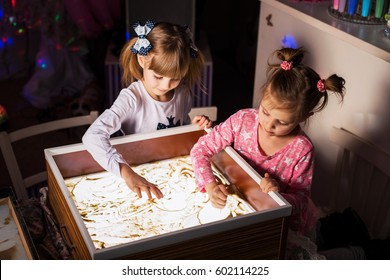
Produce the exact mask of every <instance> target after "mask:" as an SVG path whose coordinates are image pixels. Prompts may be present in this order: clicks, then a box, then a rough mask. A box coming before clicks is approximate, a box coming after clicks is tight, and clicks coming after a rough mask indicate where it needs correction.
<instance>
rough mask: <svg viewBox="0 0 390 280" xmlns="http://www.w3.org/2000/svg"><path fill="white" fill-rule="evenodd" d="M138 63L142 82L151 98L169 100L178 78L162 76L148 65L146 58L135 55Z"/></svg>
mask: <svg viewBox="0 0 390 280" xmlns="http://www.w3.org/2000/svg"><path fill="white" fill-rule="evenodd" d="M137 59H138V63H139V64H140V66H141V67H142V69H143V80H142V81H143V83H144V86H145V88H146V90H147V91H148V93H149V94H150V96H151V97H152V98H154V99H155V100H158V101H169V100H171V99H172V97H173V89H175V88H176V87H177V86H178V85H179V84H180V81H181V79H180V78H171V77H166V76H162V75H160V74H158V73H156V72H154V71H153V70H151V69H149V67H148V59H151V58H146V57H144V56H141V55H137Z"/></svg>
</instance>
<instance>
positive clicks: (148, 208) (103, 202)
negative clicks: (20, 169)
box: [65, 156, 254, 249]
mask: <svg viewBox="0 0 390 280" xmlns="http://www.w3.org/2000/svg"><path fill="white" fill-rule="evenodd" d="M132 168H133V170H134V171H135V172H137V173H138V174H140V175H141V176H143V177H144V178H146V179H147V180H148V181H149V182H152V183H155V184H157V185H158V186H159V188H160V189H161V191H162V192H163V194H164V197H163V198H162V199H155V198H153V199H152V200H148V199H147V195H146V194H144V193H143V197H142V198H141V199H139V198H138V197H137V196H136V194H135V193H134V192H132V191H131V190H130V189H129V188H128V187H127V186H126V184H125V182H124V181H123V180H122V179H121V178H118V177H116V176H114V175H112V174H110V173H108V172H100V173H95V174H89V175H86V176H79V177H74V178H68V179H66V180H65V184H66V185H67V187H68V190H69V192H70V193H71V195H72V198H73V200H74V202H75V204H76V207H77V209H78V211H79V212H80V215H81V217H82V219H83V221H84V223H85V225H86V227H87V229H88V232H89V234H90V236H91V239H92V241H93V243H94V245H95V247H96V248H97V249H102V248H108V247H111V246H114V245H119V244H123V243H127V242H131V241H135V240H139V239H143V238H147V237H153V236H157V235H160V234H163V233H169V232H172V231H176V230H180V229H185V228H189V227H192V226H196V225H201V224H206V223H209V222H213V221H218V220H223V219H227V218H229V217H235V216H239V215H243V214H247V213H251V212H254V210H253V208H252V207H251V206H250V205H249V204H248V203H247V202H245V201H244V200H242V199H240V198H239V197H238V196H237V195H231V196H229V197H228V201H227V205H226V207H225V208H224V209H221V210H220V209H216V208H214V207H212V206H211V204H210V202H209V199H208V195H207V194H206V193H201V192H199V191H198V187H197V185H196V183H195V177H194V172H193V170H192V165H191V159H190V157H189V156H183V157H176V158H171V159H167V160H162V161H157V162H153V163H146V164H142V165H138V166H133V167H132ZM213 170H214V174H215V175H216V177H217V178H218V180H220V181H221V182H223V183H224V184H227V185H228V184H229V182H228V181H227V180H226V178H224V176H223V175H222V174H221V173H220V172H219V171H218V170H217V169H216V168H213Z"/></svg>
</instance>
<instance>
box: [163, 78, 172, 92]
mask: <svg viewBox="0 0 390 280" xmlns="http://www.w3.org/2000/svg"><path fill="white" fill-rule="evenodd" d="M171 84H172V80H171V79H163V80H162V81H161V87H162V89H166V90H168V89H170V88H171Z"/></svg>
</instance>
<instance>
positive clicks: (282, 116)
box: [259, 99, 299, 136]
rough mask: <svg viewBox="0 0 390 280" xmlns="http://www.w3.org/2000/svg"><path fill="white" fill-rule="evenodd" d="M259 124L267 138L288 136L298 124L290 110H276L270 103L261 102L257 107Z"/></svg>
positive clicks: (267, 101)
mask: <svg viewBox="0 0 390 280" xmlns="http://www.w3.org/2000/svg"><path fill="white" fill-rule="evenodd" d="M259 124H260V127H261V129H262V130H263V131H264V132H265V133H266V134H267V135H268V136H286V135H289V134H290V133H291V132H292V131H293V130H294V129H295V128H296V127H297V125H298V124H299V121H298V120H297V118H296V114H295V113H294V111H293V110H291V109H283V108H276V107H275V106H273V103H272V101H270V100H268V99H267V100H264V99H263V100H262V101H261V104H260V106H259Z"/></svg>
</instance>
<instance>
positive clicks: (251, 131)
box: [191, 109, 317, 234]
mask: <svg viewBox="0 0 390 280" xmlns="http://www.w3.org/2000/svg"><path fill="white" fill-rule="evenodd" d="M258 123H259V122H258V111H257V110H256V109H243V110H240V111H238V112H237V113H235V114H234V115H232V116H231V117H229V118H228V119H227V120H226V121H225V122H223V123H221V124H219V125H217V126H216V127H214V128H213V129H212V131H211V132H210V133H209V134H208V135H205V136H203V137H201V138H200V139H199V140H198V142H197V143H196V144H195V145H194V147H193V148H192V150H191V158H192V163H193V167H194V170H195V176H196V181H197V184H198V186H199V189H200V191H202V192H205V191H206V190H205V186H206V185H207V184H209V183H211V182H213V181H215V178H214V176H213V173H212V170H211V166H210V159H211V157H212V156H213V155H214V154H216V153H218V152H219V151H221V150H223V149H224V148H225V147H227V146H230V145H231V146H232V147H233V148H234V149H235V150H236V151H237V152H238V153H239V154H240V155H241V156H242V157H243V158H244V159H245V160H246V161H247V162H248V163H249V164H250V165H251V166H252V167H253V168H254V169H255V170H257V172H258V173H259V174H260V175H261V176H264V173H266V172H268V173H269V174H270V176H271V177H273V178H274V179H275V180H277V181H278V183H279V187H280V194H281V195H282V196H283V197H284V198H285V199H286V200H287V201H288V202H289V203H290V204H291V205H292V215H291V219H290V228H291V229H292V230H294V231H297V232H299V233H302V234H307V233H309V231H311V230H312V229H313V227H314V225H315V223H316V221H317V212H316V208H315V206H314V203H313V202H312V200H311V198H310V189H311V183H312V175H313V166H314V158H313V156H314V147H313V145H312V143H311V141H310V139H309V138H308V136H307V135H306V134H305V133H304V132H303V131H302V130H301V131H300V132H299V134H298V135H297V136H296V137H295V138H294V139H293V141H291V142H290V143H289V144H288V145H287V146H285V147H284V148H282V149H280V150H279V151H278V152H276V153H275V154H273V155H270V156H267V155H264V154H263V153H262V152H261V151H260V149H259V144H258V140H257V139H258V137H257V131H258Z"/></svg>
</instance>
